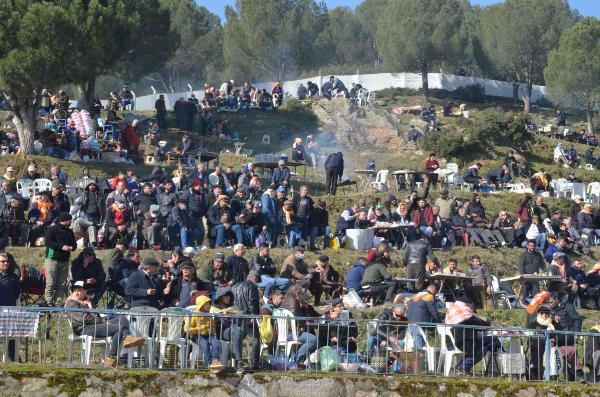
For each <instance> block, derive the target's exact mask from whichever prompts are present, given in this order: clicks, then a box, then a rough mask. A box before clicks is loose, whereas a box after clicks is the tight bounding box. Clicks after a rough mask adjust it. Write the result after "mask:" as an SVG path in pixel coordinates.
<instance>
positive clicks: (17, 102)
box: [9, 97, 39, 154]
mask: <svg viewBox="0 0 600 397" xmlns="http://www.w3.org/2000/svg"><path fill="white" fill-rule="evenodd" d="M30 99H31V98H28V99H27V100H24V99H19V98H15V97H9V100H10V105H11V108H12V109H11V114H12V115H13V122H14V123H15V127H16V128H17V134H18V135H19V150H20V151H21V153H23V154H33V153H34V151H33V142H34V140H35V127H36V121H37V114H38V104H39V100H38V98H35V99H34V100H30Z"/></svg>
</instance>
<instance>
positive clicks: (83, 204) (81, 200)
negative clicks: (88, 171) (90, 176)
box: [73, 180, 106, 247]
mask: <svg viewBox="0 0 600 397" xmlns="http://www.w3.org/2000/svg"><path fill="white" fill-rule="evenodd" d="M104 201H105V199H104V196H103V195H102V192H101V191H100V189H99V188H98V184H97V183H96V182H95V181H93V180H92V181H91V182H89V183H88V184H87V186H86V187H85V190H84V192H83V193H82V194H81V196H79V197H78V198H77V199H76V200H75V202H74V203H73V206H74V207H76V208H78V217H77V219H75V221H74V222H73V232H74V233H75V236H76V237H78V236H81V235H82V232H83V231H84V230H86V231H87V241H88V242H89V243H90V244H91V245H92V246H95V247H97V245H98V238H97V233H98V230H99V228H100V225H101V224H102V222H103V220H104V215H105V214H106V209H105V207H104ZM84 238H85V235H84Z"/></svg>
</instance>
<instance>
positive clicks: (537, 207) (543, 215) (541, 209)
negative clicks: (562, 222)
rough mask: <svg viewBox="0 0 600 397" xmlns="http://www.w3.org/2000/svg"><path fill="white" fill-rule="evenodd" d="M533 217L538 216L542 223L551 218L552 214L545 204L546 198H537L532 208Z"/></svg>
mask: <svg viewBox="0 0 600 397" xmlns="http://www.w3.org/2000/svg"><path fill="white" fill-rule="evenodd" d="M532 211H533V215H537V216H539V218H540V221H542V222H543V221H545V220H546V219H548V218H550V216H551V212H550V209H549V208H548V206H547V205H546V204H544V198H543V197H542V196H538V197H536V198H535V204H534V205H533V207H532Z"/></svg>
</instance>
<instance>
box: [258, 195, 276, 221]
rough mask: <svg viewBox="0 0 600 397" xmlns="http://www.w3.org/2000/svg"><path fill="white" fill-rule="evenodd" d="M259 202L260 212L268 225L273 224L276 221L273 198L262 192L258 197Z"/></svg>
mask: <svg viewBox="0 0 600 397" xmlns="http://www.w3.org/2000/svg"><path fill="white" fill-rule="evenodd" d="M260 204H261V205H262V214H263V215H264V217H265V220H266V221H267V223H268V224H269V225H274V224H275V223H276V222H277V207H276V206H275V199H274V198H273V197H272V196H270V195H268V194H263V195H262V197H261V198H260Z"/></svg>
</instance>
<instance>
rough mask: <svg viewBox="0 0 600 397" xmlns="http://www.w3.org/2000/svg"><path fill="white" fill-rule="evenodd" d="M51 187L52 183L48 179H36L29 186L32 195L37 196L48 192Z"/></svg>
mask: <svg viewBox="0 0 600 397" xmlns="http://www.w3.org/2000/svg"><path fill="white" fill-rule="evenodd" d="M50 187H52V181H51V180H50V179H42V178H40V179H36V180H35V181H33V183H32V184H31V189H32V192H31V193H32V195H34V196H37V195H38V194H39V193H40V192H45V191H48V190H50Z"/></svg>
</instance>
